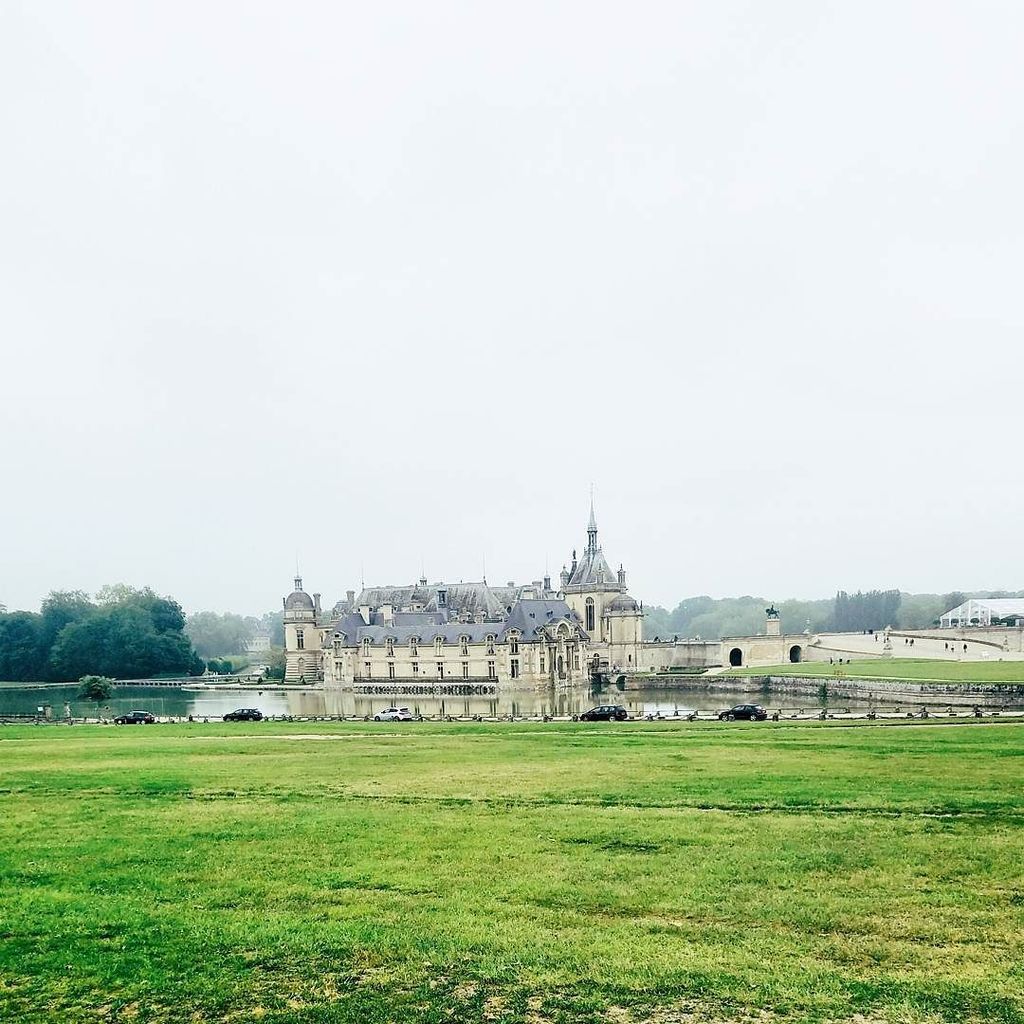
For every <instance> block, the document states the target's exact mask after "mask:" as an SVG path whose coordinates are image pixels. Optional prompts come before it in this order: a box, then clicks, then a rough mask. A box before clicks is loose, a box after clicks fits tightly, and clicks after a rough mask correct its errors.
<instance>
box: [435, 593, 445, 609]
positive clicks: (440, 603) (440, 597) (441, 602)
mask: <svg viewBox="0 0 1024 1024" xmlns="http://www.w3.org/2000/svg"><path fill="white" fill-rule="evenodd" d="M437 607H438V608H447V607H448V591H447V590H439V591H438V592H437Z"/></svg>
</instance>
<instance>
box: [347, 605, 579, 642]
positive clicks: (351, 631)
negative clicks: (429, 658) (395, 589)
mask: <svg viewBox="0 0 1024 1024" xmlns="http://www.w3.org/2000/svg"><path fill="white" fill-rule="evenodd" d="M428 618H430V616H427V615H420V614H407V615H404V616H402V615H396V616H395V621H394V622H392V623H391V624H389V625H386V626H385V625H383V624H378V623H374V624H372V625H369V626H368V625H366V623H364V622H363V620H362V617H361V616H360V615H359V614H358V613H349V614H346V615H343V616H342V617H341V618H339V619H338V621H337V622H336V623H335V624H334V626H333V627H332V632H333V633H344V634H345V640H346V645H348V646H352V645H356V646H358V645H359V644H361V643H362V642H363V640H364V639H365V638H367V637H368V638H369V640H370V643H371V644H373V645H374V646H377V645H383V644H384V641H385V640H386V639H388V637H390V638H391V639H393V640H394V641H395V643H396V644H401V645H405V644H408V643H409V640H410V639H411V638H412V637H417V638H418V639H419V642H420V643H421V644H422V645H423V646H424V647H430V646H432V645H433V643H434V640H435V639H437V637H439V636H440V637H443V638H444V642H445V644H446V645H451V646H457V645H458V643H459V638H460V637H463V636H466V637H469V642H470V643H471V644H478V643H483V642H484V641H485V640H486V639H487V637H488V636H489V635H491V636H494V637H495V639H496V640H497V641H498V642H499V643H502V642H504V641H505V640H506V639H507V637H508V633H509V631H510V630H513V629H514V630H518V632H519V633H521V634H522V637H523V639H524V641H532V640H535V639H536V638H537V636H538V635H539V634H540V633H541V632H542V631H543V629H544V627H545V626H547V625H548V624H549V623H551V622H557V621H558V620H559V619H568V620H569V621H570V622H572V623H573V624H574V625H576V627H577V628H578V629H579V632H580V635H581V636H582V637H584V638H588V637H587V634H586V633H585V632H584V630H583V628H582V626H581V625H580V620H579V617H578V616H577V615H576V613H575V612H574V611H573V610H572V609H571V608H570V607H569V606H568V605H567V604H566V603H565V602H564V601H546V600H532V599H528V600H522V601H517V602H516V603H515V604H514V605H513V606H512V612H511V614H510V615H508V617H507V618H506V619H505V620H504V621H503V622H424V621H422V620H423V619H428ZM409 620H414V621H409ZM329 640H330V636H328V641H329ZM423 653H424V655H427V654H428V653H429V652H428V651H424V652H423Z"/></svg>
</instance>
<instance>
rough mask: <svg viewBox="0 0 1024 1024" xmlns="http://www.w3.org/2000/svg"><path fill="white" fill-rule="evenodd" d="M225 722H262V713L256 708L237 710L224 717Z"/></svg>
mask: <svg viewBox="0 0 1024 1024" xmlns="http://www.w3.org/2000/svg"><path fill="white" fill-rule="evenodd" d="M224 721H225V722H262V721H263V712H262V711H260V710H259V709H258V708H239V709H238V710H237V711H229V712H228V713H227V714H226V715H225V716H224Z"/></svg>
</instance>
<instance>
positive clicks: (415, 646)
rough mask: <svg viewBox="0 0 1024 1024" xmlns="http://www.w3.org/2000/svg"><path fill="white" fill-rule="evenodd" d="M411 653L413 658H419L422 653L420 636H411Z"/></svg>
mask: <svg viewBox="0 0 1024 1024" xmlns="http://www.w3.org/2000/svg"><path fill="white" fill-rule="evenodd" d="M409 655H410V657H413V658H418V657H419V655H420V638H419V637H418V636H411V637H409Z"/></svg>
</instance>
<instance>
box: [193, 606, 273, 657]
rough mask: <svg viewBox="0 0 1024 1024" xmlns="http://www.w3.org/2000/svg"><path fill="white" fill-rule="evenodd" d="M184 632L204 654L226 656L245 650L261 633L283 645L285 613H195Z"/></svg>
mask: <svg viewBox="0 0 1024 1024" xmlns="http://www.w3.org/2000/svg"><path fill="white" fill-rule="evenodd" d="M185 632H186V633H187V634H188V637H189V639H190V640H191V641H192V646H193V647H195V649H196V651H197V652H198V653H199V654H200V655H201V656H202V657H204V658H223V657H224V656H225V655H229V654H241V653H243V652H244V651H245V646H246V643H247V642H248V641H249V640H250V639H251V638H252V637H253V636H255V635H256V634H257V633H260V632H264V633H266V634H267V635H268V636H269V638H270V643H271V646H273V647H283V646H284V615H283V614H282V613H281V612H280V611H276V612H267V613H266V614H265V615H262V616H261V617H259V618H256V616H254V615H235V614H234V613H233V612H223V613H221V612H194V613H193V614H192V615H189V617H188V621H187V622H186V623H185Z"/></svg>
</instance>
